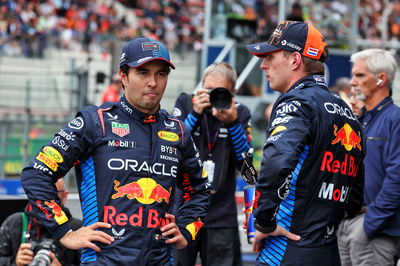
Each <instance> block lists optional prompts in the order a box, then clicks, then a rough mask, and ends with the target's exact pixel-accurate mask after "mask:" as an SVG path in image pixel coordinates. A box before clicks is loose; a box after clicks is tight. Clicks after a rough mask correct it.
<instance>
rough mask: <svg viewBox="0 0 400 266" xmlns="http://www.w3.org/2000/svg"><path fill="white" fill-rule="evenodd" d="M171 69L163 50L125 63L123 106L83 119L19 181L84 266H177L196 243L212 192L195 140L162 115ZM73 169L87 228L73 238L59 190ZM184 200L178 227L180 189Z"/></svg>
mask: <svg viewBox="0 0 400 266" xmlns="http://www.w3.org/2000/svg"><path fill="white" fill-rule="evenodd" d="M170 68H175V67H174V65H173V64H172V63H171V62H170V58H169V53H168V50H167V49H166V48H165V47H164V45H163V44H161V43H160V42H158V41H155V40H153V39H149V38H136V39H134V40H132V41H130V42H129V43H127V44H126V45H125V47H124V48H123V50H122V53H121V59H120V70H119V75H120V77H121V82H122V84H123V87H124V94H125V95H124V97H122V98H121V99H120V100H119V101H118V102H116V103H105V104H103V105H102V106H100V107H95V106H88V107H85V108H83V109H81V110H80V111H79V112H78V113H77V115H76V118H75V119H73V120H72V121H71V122H69V123H68V124H67V125H66V126H65V127H63V128H62V129H61V130H60V131H59V132H58V133H57V134H56V135H55V137H54V138H53V139H52V140H51V141H50V142H49V143H48V144H47V145H46V146H44V147H43V148H42V149H41V150H40V151H39V153H38V154H37V155H36V156H35V157H34V158H33V160H32V161H31V162H30V164H29V166H27V167H26V168H25V169H24V170H23V172H22V177H21V181H22V184H23V187H24V189H25V191H26V194H27V195H28V198H29V200H30V202H31V203H32V205H33V206H34V211H35V213H36V215H37V216H38V218H40V219H41V220H42V221H43V224H44V225H45V226H46V227H47V228H48V230H49V231H50V232H51V233H52V234H53V235H54V236H55V237H56V238H57V239H59V240H60V242H61V243H62V244H63V245H64V246H66V247H68V248H71V249H80V248H82V258H81V261H82V264H84V265H171V264H172V263H173V261H172V257H171V254H172V252H171V250H172V249H171V246H173V247H174V248H183V247H185V246H186V245H187V244H188V243H190V242H191V241H193V240H194V239H195V238H196V234H197V232H198V231H199V229H200V228H201V227H202V225H203V220H204V218H205V216H206V213H207V207H208V202H209V186H210V185H209V183H208V181H207V174H206V172H203V171H202V162H201V161H200V160H199V154H198V150H197V148H196V146H195V145H194V143H193V140H192V138H191V136H190V130H189V129H188V128H187V127H186V125H185V124H184V123H182V122H180V121H179V120H177V119H176V118H174V117H172V116H170V115H168V113H167V112H166V111H164V110H161V109H160V104H159V103H160V100H161V97H162V95H163V93H164V90H165V88H166V85H167V80H168V74H169V71H170ZM74 165H75V168H76V173H77V184H78V190H79V194H80V200H81V207H82V213H83V228H81V229H79V230H77V231H72V230H71V229H70V224H69V222H68V219H67V217H66V216H65V214H64V213H63V212H62V210H61V209H60V207H59V206H60V202H59V199H58V197H57V191H56V189H55V186H54V183H55V182H56V181H57V179H58V178H59V177H60V176H63V175H65V174H66V173H67V172H68V170H69V169H70V168H71V167H73V166H74ZM177 188H178V189H180V190H182V191H183V193H181V194H182V197H183V200H182V205H181V206H180V210H179V215H178V217H177V218H175V216H173V215H171V214H170V213H171V209H172V205H173V199H174V196H173V195H174V193H175V191H176V189H177Z"/></svg>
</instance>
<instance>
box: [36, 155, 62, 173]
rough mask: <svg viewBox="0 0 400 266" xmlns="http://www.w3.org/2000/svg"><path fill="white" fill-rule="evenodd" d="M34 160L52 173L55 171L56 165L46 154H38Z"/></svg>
mask: <svg viewBox="0 0 400 266" xmlns="http://www.w3.org/2000/svg"><path fill="white" fill-rule="evenodd" d="M36 159H38V160H39V161H41V162H42V163H44V164H45V165H47V166H48V167H49V168H50V169H51V170H53V171H54V172H55V171H57V167H58V164H57V163H56V162H55V161H53V160H52V159H51V158H50V157H49V156H48V155H47V154H44V153H43V152H39V154H38V156H36Z"/></svg>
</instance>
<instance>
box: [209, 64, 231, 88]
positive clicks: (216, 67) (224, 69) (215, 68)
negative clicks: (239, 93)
mask: <svg viewBox="0 0 400 266" xmlns="http://www.w3.org/2000/svg"><path fill="white" fill-rule="evenodd" d="M215 74H218V75H222V76H223V77H225V78H226V79H227V80H229V81H230V82H231V84H232V88H227V89H232V90H234V89H235V84H236V80H237V73H236V70H235V69H234V68H233V67H232V66H231V65H230V64H228V63H226V62H219V63H213V64H211V65H209V66H208V67H207V68H206V69H205V70H204V74H203V79H202V81H201V82H202V84H204V80H205V79H206V77H207V76H208V75H215Z"/></svg>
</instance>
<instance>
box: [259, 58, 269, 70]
mask: <svg viewBox="0 0 400 266" xmlns="http://www.w3.org/2000/svg"><path fill="white" fill-rule="evenodd" d="M260 69H261V70H264V69H268V65H267V59H265V58H264V59H263V60H262V61H261V64H260Z"/></svg>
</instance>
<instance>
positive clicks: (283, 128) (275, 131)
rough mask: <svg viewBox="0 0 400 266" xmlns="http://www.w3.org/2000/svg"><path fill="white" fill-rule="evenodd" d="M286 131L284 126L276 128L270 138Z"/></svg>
mask: <svg viewBox="0 0 400 266" xmlns="http://www.w3.org/2000/svg"><path fill="white" fill-rule="evenodd" d="M286 129H287V128H286V127H285V126H277V127H276V128H275V129H274V130H273V131H272V133H271V135H270V136H273V135H275V134H276V133H279V132H281V131H284V130H286Z"/></svg>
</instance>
